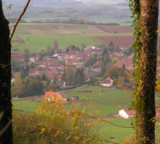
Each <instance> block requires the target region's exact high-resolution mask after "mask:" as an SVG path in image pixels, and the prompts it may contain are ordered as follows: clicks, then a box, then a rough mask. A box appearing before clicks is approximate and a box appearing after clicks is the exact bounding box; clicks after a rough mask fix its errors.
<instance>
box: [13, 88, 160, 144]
mask: <svg viewBox="0 0 160 144" xmlns="http://www.w3.org/2000/svg"><path fill="white" fill-rule="evenodd" d="M82 90H92V91H95V92H96V93H87V92H85V93H83V92H77V91H67V92H65V93H66V94H67V95H68V96H69V97H72V96H73V95H78V96H79V97H80V98H81V100H82V101H83V102H85V104H87V105H85V106H80V105H77V107H80V109H83V108H84V107H88V106H89V108H90V111H91V112H90V113H93V112H94V111H95V110H99V113H98V114H99V115H101V116H103V117H104V118H103V120H107V119H108V116H109V115H108V114H113V113H118V111H119V110H121V109H124V108H127V107H128V106H129V104H130V102H131V101H132V100H133V99H132V98H131V95H130V94H129V93H127V92H126V93H123V90H120V89H111V88H100V87H92V86H89V87H84V88H82ZM102 90H103V91H104V92H102ZM99 93H101V95H100V94H99ZM156 95H157V96H158V97H160V93H157V94H156ZM116 101H117V102H116ZM12 103H13V106H14V109H20V110H23V111H27V112H29V111H33V110H35V104H36V102H33V101H23V100H17V101H12ZM158 103H159V104H160V100H159V101H158ZM64 108H65V109H66V110H68V111H70V110H71V108H72V106H71V105H65V106H64ZM109 122H111V123H112V124H115V125H118V126H115V125H112V124H110V123H106V124H105V123H104V121H101V122H100V123H99V124H98V125H97V128H98V130H99V131H100V138H108V139H109V137H115V141H116V142H120V141H121V140H123V139H125V138H126V137H127V136H129V135H131V134H133V133H134V130H133V128H124V127H131V123H132V119H122V118H110V119H109ZM157 124H158V122H157ZM121 126H122V127H121ZM156 131H157V133H159V132H160V131H159V129H157V130H156Z"/></svg>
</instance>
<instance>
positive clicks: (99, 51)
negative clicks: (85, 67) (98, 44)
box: [92, 49, 104, 55]
mask: <svg viewBox="0 0 160 144" xmlns="http://www.w3.org/2000/svg"><path fill="white" fill-rule="evenodd" d="M103 51H104V49H92V54H93V55H94V54H99V55H101V54H102V53H103Z"/></svg>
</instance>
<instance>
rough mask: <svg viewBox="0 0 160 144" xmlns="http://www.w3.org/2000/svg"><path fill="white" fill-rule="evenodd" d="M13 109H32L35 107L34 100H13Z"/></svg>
mask: <svg viewBox="0 0 160 144" xmlns="http://www.w3.org/2000/svg"><path fill="white" fill-rule="evenodd" d="M12 104H13V109H15V110H22V111H25V112H31V111H34V110H35V108H36V105H35V104H36V102H34V101H27V100H13V101H12Z"/></svg>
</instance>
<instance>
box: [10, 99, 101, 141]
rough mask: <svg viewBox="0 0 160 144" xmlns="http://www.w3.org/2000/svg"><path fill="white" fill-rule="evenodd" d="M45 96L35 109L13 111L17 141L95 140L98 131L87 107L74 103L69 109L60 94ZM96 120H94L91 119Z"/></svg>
mask: <svg viewBox="0 0 160 144" xmlns="http://www.w3.org/2000/svg"><path fill="white" fill-rule="evenodd" d="M48 99H49V97H48V98H46V97H43V98H42V101H41V102H39V103H37V105H36V111H34V112H31V113H20V112H15V111H13V136H14V144H22V143H23V144H31V143H33V144H49V143H54V144H62V143H63V144H64V143H65V144H73V143H77V144H79V143H83V142H86V143H92V141H95V140H96V138H97V135H98V132H97V131H96V130H94V131H93V129H92V130H91V128H90V126H93V125H95V124H96V123H97V122H98V121H99V120H96V121H95V120H94V121H95V122H93V123H91V122H90V120H89V116H88V114H87V113H88V110H87V109H86V110H83V111H81V110H80V109H78V108H75V107H72V110H71V112H69V111H66V110H65V109H64V106H63V105H62V104H61V101H60V100H59V99H58V96H54V98H53V100H52V101H49V100H48ZM92 121H93V120H92Z"/></svg>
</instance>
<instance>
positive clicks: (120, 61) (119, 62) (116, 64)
mask: <svg viewBox="0 0 160 144" xmlns="http://www.w3.org/2000/svg"><path fill="white" fill-rule="evenodd" d="M122 63H123V60H119V61H118V62H116V63H115V64H114V65H113V66H119V65H120V64H122Z"/></svg>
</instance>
